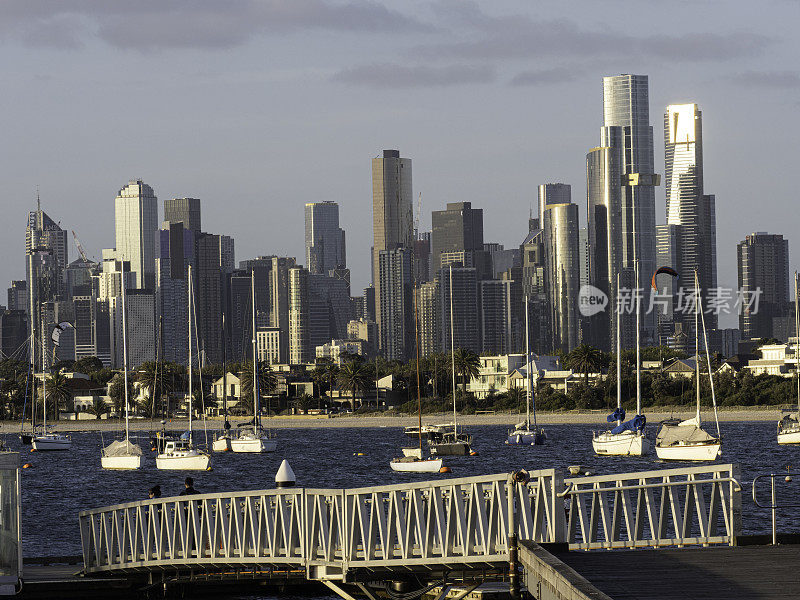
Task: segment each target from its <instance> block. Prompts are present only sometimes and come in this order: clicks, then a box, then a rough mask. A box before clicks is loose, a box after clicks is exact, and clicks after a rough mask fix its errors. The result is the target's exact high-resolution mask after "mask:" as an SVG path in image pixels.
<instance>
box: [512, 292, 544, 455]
mask: <svg viewBox="0 0 800 600" xmlns="http://www.w3.org/2000/svg"><path fill="white" fill-rule="evenodd" d="M532 397H533V387H532V386H531V346H530V335H529V333H528V297H527V296H525V422H524V423H518V424H517V426H516V427H514V431H510V432H509V433H508V438H506V444H508V445H509V446H540V445H541V444H544V441H545V440H546V439H547V435H546V434H545V432H544V429H542V428H540V427H539V426H538V425H537V424H536V402H535V401H534V403H533V428H531V398H532Z"/></svg>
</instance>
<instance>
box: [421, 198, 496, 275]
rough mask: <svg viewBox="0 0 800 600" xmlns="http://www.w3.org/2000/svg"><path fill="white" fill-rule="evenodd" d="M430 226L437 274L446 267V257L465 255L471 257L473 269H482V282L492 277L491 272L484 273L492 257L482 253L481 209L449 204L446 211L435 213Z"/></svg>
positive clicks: (469, 204) (433, 264) (470, 205)
mask: <svg viewBox="0 0 800 600" xmlns="http://www.w3.org/2000/svg"><path fill="white" fill-rule="evenodd" d="M431 225H432V231H431V265H432V269H433V272H434V273H438V272H439V269H441V268H442V267H443V266H445V264H444V263H443V261H442V255H443V254H449V253H451V252H464V253H468V254H469V255H470V259H469V264H470V266H475V267H476V268H478V269H479V276H480V278H482V279H483V278H489V277H491V271H489V273H486V272H485V271H486V267H487V266H488V263H489V257H488V253H486V252H484V249H483V209H482V208H472V204H471V203H470V202H449V203H448V204H447V208H446V209H445V210H435V211H433V213H432V214H431ZM464 264H465V265H466V264H467V262H466V261H465V262H464Z"/></svg>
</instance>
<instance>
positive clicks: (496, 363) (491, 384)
mask: <svg viewBox="0 0 800 600" xmlns="http://www.w3.org/2000/svg"><path fill="white" fill-rule="evenodd" d="M524 365H525V355H524V354H501V355H500V356H481V357H480V366H479V367H478V375H477V376H475V377H473V378H472V379H471V380H470V381H469V382H468V383H467V392H469V393H472V394H473V395H474V396H475V397H476V398H486V397H487V396H491V395H492V394H503V393H505V392H507V391H508V387H509V377H510V376H511V374H512V373H513V372H514V371H516V370H517V369H518V368H520V367H522V366H524Z"/></svg>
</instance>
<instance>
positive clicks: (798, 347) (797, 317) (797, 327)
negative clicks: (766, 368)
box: [794, 271, 800, 418]
mask: <svg viewBox="0 0 800 600" xmlns="http://www.w3.org/2000/svg"><path fill="white" fill-rule="evenodd" d="M797 298H798V296H797V271H795V272H794V335H795V340H794V364H795V367H794V370H795V375H796V376H797V413H798V415H800V360H798V358H800V357H798V354H800V307H799V306H798V302H797ZM798 418H800V417H798Z"/></svg>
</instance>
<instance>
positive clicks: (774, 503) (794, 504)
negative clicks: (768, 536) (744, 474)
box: [753, 466, 800, 546]
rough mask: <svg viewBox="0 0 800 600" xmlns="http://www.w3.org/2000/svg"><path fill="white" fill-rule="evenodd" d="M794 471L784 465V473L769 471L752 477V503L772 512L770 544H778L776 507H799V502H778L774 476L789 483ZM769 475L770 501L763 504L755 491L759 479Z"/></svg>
mask: <svg viewBox="0 0 800 600" xmlns="http://www.w3.org/2000/svg"><path fill="white" fill-rule="evenodd" d="M796 474H797V473H795V472H794V471H792V469H791V467H789V466H787V467H786V473H769V474H761V475H757V476H756V477H755V478H754V479H753V503H754V504H755V505H756V506H757V507H759V508H768V509H769V510H770V512H771V513H772V545H773V546H777V545H778V509H779V508H800V504H798V503H797V502H781V503H778V499H777V494H776V490H775V478H781V477H783V478H784V480H785V482H786V483H791V482H792V480H793V477H792V476H793V475H796ZM767 477H769V479H770V494H771V496H770V503H769V504H763V503H762V502H761V501H760V500H759V499H758V495H757V493H756V491H757V489H758V488H757V484H758V481H759V480H760V479H766V478H767Z"/></svg>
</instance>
